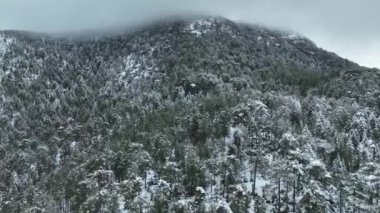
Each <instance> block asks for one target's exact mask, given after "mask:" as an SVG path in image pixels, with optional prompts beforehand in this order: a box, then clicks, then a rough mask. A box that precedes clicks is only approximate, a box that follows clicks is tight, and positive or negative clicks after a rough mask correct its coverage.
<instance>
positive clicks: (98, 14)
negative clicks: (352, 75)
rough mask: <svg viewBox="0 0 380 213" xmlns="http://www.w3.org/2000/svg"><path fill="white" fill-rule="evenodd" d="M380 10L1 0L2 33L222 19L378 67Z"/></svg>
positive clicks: (371, 2) (289, 4)
mask: <svg viewBox="0 0 380 213" xmlns="http://www.w3.org/2000/svg"><path fill="white" fill-rule="evenodd" d="M379 8H380V1H376V0H362V1H357V0H345V1H343V0H318V1H308V0H260V1H259V0H193V1H190V0H59V1H58V0H0V29H16V30H29V31H38V32H50V33H62V32H73V31H82V30H95V29H106V28H112V27H120V26H123V27H124V26H125V27H132V26H136V25H140V24H143V23H146V22H149V21H152V20H157V19H159V18H161V17H168V16H175V15H187V14H192V15H194V14H203V15H220V16H224V17H226V18H229V19H232V20H235V21H243V22H248V23H254V24H261V25H265V26H268V27H276V28H280V29H284V30H292V31H295V32H298V33H300V34H303V35H305V36H307V37H309V38H310V39H311V40H313V41H314V42H315V43H316V44H317V45H318V46H320V47H322V48H324V49H327V50H329V51H334V52H336V53H337V54H339V55H341V56H343V57H345V58H348V59H350V60H353V61H355V62H358V63H359V64H361V65H365V66H369V67H380V25H379V24H378V23H377V22H378V21H379V20H380V13H379V12H378V11H377V10H378V9H379Z"/></svg>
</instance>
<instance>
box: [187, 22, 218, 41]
mask: <svg viewBox="0 0 380 213" xmlns="http://www.w3.org/2000/svg"><path fill="white" fill-rule="evenodd" d="M213 25H214V24H213V20H212V19H209V20H201V19H200V20H196V21H193V22H191V23H190V24H189V25H188V26H187V27H186V28H185V29H186V30H188V31H189V32H190V33H192V34H195V35H196V36H197V37H199V36H201V35H202V34H205V33H208V32H210V31H211V30H212V27H213Z"/></svg>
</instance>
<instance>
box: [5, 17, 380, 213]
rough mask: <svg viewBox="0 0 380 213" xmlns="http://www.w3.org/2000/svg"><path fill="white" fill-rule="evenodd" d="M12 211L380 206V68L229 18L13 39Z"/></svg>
mask: <svg viewBox="0 0 380 213" xmlns="http://www.w3.org/2000/svg"><path fill="white" fill-rule="evenodd" d="M0 82H1V83H0V211H1V212H64V213H66V212H218V213H222V212H377V211H378V209H380V204H379V202H378V201H379V199H380V150H379V149H380V146H379V145H380V71H379V70H377V69H369V68H365V67H361V66H359V65H357V64H355V63H353V62H350V61H348V60H346V59H343V58H341V57H339V56H337V55H336V54H334V53H331V52H327V51H325V50H322V49H320V48H318V47H317V46H316V45H315V44H314V43H313V42H312V41H310V40H309V39H307V38H305V37H303V36H300V35H296V34H291V33H288V32H282V31H278V30H272V29H268V28H265V27H261V26H254V25H248V24H242V23H234V22H232V21H230V20H227V19H224V18H220V17H201V18H189V19H176V20H170V21H168V20H166V21H161V22H156V23H154V24H151V25H147V26H144V27H141V28H136V29H133V30H128V31H126V32H123V33H119V34H112V35H108V36H98V37H97V36H94V37H76V38H64V37H56V36H51V35H45V34H37V33H31V32H20V31H3V32H1V33H0Z"/></svg>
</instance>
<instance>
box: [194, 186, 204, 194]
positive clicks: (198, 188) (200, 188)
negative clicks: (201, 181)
mask: <svg viewBox="0 0 380 213" xmlns="http://www.w3.org/2000/svg"><path fill="white" fill-rule="evenodd" d="M195 191H197V192H199V193H201V194H205V193H206V191H205V190H204V188H203V187H201V186H197V187H196V188H195Z"/></svg>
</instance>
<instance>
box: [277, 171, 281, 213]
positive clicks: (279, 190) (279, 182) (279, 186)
mask: <svg viewBox="0 0 380 213" xmlns="http://www.w3.org/2000/svg"><path fill="white" fill-rule="evenodd" d="M280 212H281V178H279V179H278V213H280Z"/></svg>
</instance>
